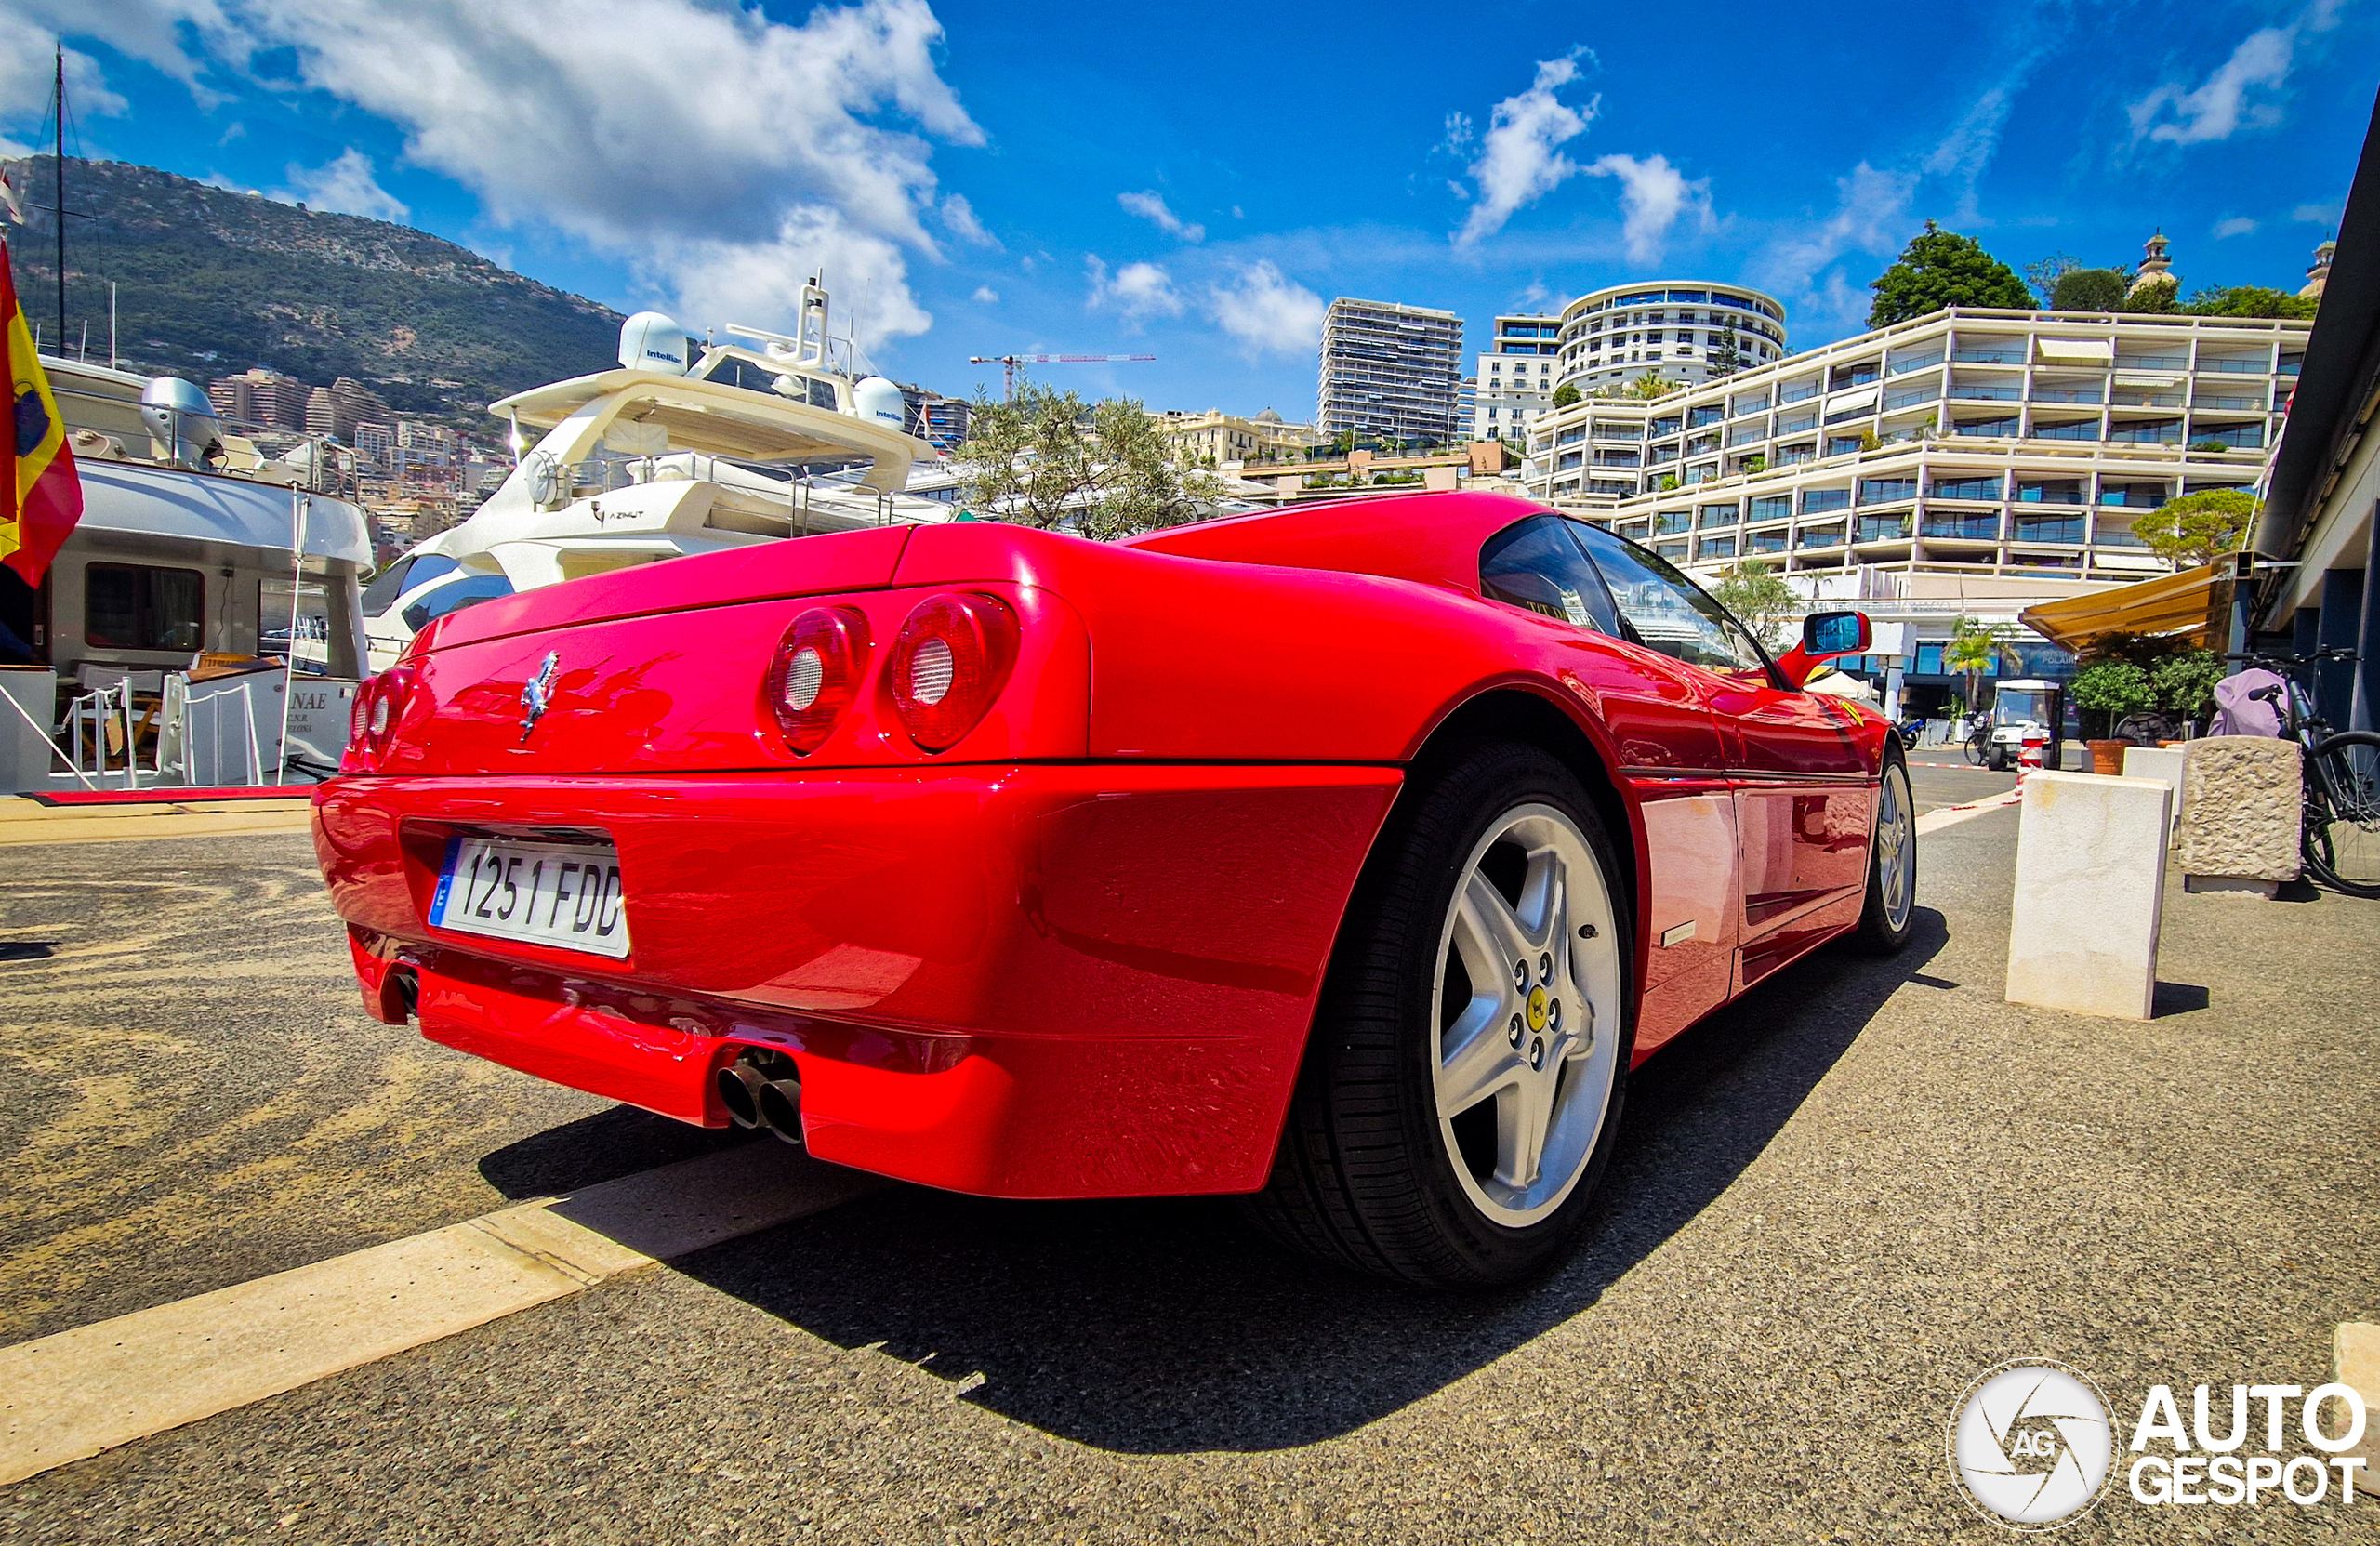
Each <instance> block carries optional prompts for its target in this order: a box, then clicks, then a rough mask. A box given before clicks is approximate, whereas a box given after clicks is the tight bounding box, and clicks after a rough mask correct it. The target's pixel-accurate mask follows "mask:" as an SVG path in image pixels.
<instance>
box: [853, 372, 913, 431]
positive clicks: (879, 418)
mask: <svg viewBox="0 0 2380 1546" xmlns="http://www.w3.org/2000/svg"><path fill="white" fill-rule="evenodd" d="M852 407H853V409H854V410H855V411H856V412H857V413H858V414H859V416H860V417H862V418H870V419H874V420H875V421H876V422H878V423H879V424H889V425H891V426H892V427H893V429H906V428H907V427H908V417H909V405H908V400H907V399H906V398H904V397H903V396H902V395H901V389H900V387H899V386H898V385H896V384H895V383H893V382H891V381H888V380H886V379H885V378H884V377H881V376H871V377H867V378H866V380H864V381H862V382H860V383H859V385H857V386H855V387H853V389H852Z"/></svg>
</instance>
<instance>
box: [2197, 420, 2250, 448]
mask: <svg viewBox="0 0 2380 1546" xmlns="http://www.w3.org/2000/svg"><path fill="white" fill-rule="evenodd" d="M2202 441H2220V442H2222V443H2224V444H2225V445H2227V446H2228V447H2230V448H2231V449H2232V450H2235V451H2247V450H2253V449H2254V448H2255V447H2257V446H2260V445H2262V444H2264V443H2265V429H2264V426H2263V425H2261V424H2233V425H2228V426H2226V427H2224V428H2222V429H2210V428H2208V427H2207V426H2205V425H2201V426H2200V427H2199V428H2198V429H2196V430H2194V431H2192V432H2191V435H2190V443H2192V444H2193V445H2195V444H2197V443H2200V442H2202Z"/></svg>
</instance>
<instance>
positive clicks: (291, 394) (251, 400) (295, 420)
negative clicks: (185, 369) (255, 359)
mask: <svg viewBox="0 0 2380 1546" xmlns="http://www.w3.org/2000/svg"><path fill="white" fill-rule="evenodd" d="M312 390H313V389H312V388H311V387H309V386H308V385H307V384H306V383H305V382H303V381H298V380H295V379H292V378H291V377H286V376H284V375H282V374H281V373H280V372H278V371H271V370H266V369H265V368H263V367H262V366H261V365H259V366H258V367H257V368H256V369H254V370H248V371H243V372H242V373H241V374H239V375H237V376H224V377H217V378H216V379H215V380H213V381H210V382H208V383H207V385H206V400H207V401H208V402H209V403H213V404H215V411H216V412H217V413H218V414H220V415H222V416H224V417H225V418H227V419H231V420H234V421H236V422H238V423H240V424H255V425H262V426H264V427H265V428H267V429H290V430H303V429H305V428H306V399H307V396H308V394H309V393H311V391H312Z"/></svg>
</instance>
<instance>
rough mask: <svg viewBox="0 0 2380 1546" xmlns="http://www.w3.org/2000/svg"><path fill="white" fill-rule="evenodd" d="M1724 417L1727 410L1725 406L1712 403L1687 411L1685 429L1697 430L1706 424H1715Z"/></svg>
mask: <svg viewBox="0 0 2380 1546" xmlns="http://www.w3.org/2000/svg"><path fill="white" fill-rule="evenodd" d="M1726 416H1727V410H1726V407H1725V405H1723V404H1721V403H1710V404H1708V405H1706V406H1704V407H1699V408H1692V409H1688V410H1687V411H1686V428H1687V429H1701V428H1702V427H1703V426H1704V425H1706V424H1716V423H1718V422H1719V421H1720V420H1721V419H1723V418H1725V417H1726Z"/></svg>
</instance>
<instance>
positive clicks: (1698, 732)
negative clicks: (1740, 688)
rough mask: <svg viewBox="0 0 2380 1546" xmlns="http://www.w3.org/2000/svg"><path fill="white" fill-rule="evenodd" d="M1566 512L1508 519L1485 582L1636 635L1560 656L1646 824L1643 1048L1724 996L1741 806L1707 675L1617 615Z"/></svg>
mask: <svg viewBox="0 0 2380 1546" xmlns="http://www.w3.org/2000/svg"><path fill="white" fill-rule="evenodd" d="M1591 530H1592V528H1588V527H1585V526H1582V525H1581V524H1580V523H1579V522H1573V521H1569V520H1566V519H1564V518H1562V517H1560V516H1551V515H1548V516H1540V517H1537V518H1535V519H1533V520H1530V521H1527V522H1522V523H1520V524H1519V525H1517V526H1513V527H1508V528H1507V529H1506V530H1504V531H1503V532H1501V533H1499V534H1498V535H1497V536H1496V537H1494V538H1493V539H1491V540H1490V541H1489V542H1488V545H1487V546H1486V548H1484V549H1483V550H1482V555H1481V563H1480V588H1481V590H1482V592H1483V593H1485V594H1486V595H1487V596H1488V598H1489V599H1490V600H1493V601H1506V602H1509V603H1511V604H1513V605H1514V606H1521V607H1527V608H1528V609H1529V610H1530V611H1532V612H1539V613H1542V614H1545V615H1547V616H1549V617H1554V618H1559V619H1561V620H1562V621H1564V622H1566V623H1569V624H1571V625H1572V626H1574V627H1577V628H1582V629H1585V630H1588V631H1590V632H1593V633H1597V634H1601V635H1603V636H1604V637H1605V638H1607V639H1608V640H1614V641H1620V643H1621V644H1622V645H1625V646H1631V647H1627V648H1622V649H1612V648H1610V647H1608V646H1606V647H1602V648H1597V649H1593V650H1585V649H1582V650H1580V652H1579V655H1578V664H1577V665H1576V666H1575V667H1565V668H1564V674H1565V675H1566V676H1570V675H1573V674H1575V677H1576V679H1577V681H1576V685H1577V686H1578V688H1580V690H1581V691H1582V695H1584V696H1585V697H1586V698H1587V699H1588V701H1589V702H1590V703H1591V704H1592V705H1593V707H1594V710H1595V712H1596V714H1597V716H1598V717H1599V718H1600V719H1601V720H1603V722H1604V724H1605V726H1606V728H1607V729H1608V730H1609V731H1610V733H1611V737H1612V740H1613V742H1614V743H1615V744H1616V745H1617V747H1619V751H1620V768H1619V770H1618V773H1619V776H1620V778H1622V779H1624V780H1625V781H1626V783H1627V785H1628V788H1629V792H1630V794H1631V795H1632V796H1633V799H1634V802H1635V805H1636V808H1637V813H1638V818H1639V820H1641V821H1642V822H1643V824H1644V841H1645V856H1644V857H1645V874H1646V891H1645V893H1644V895H1643V898H1642V899H1641V904H1640V905H1641V911H1642V914H1643V916H1642V917H1640V918H1638V919H1637V925H1638V929H1639V931H1640V932H1641V933H1642V934H1643V936H1644V939H1645V955H1644V962H1645V965H1644V971H1643V973H1642V976H1643V991H1642V992H1641V994H1640V995H1639V997H1638V1000H1637V1017H1636V1048H1637V1050H1638V1052H1639V1053H1643V1052H1648V1051H1650V1050H1653V1049H1654V1048H1656V1047H1658V1046H1659V1045H1660V1044H1661V1043H1662V1042H1664V1041H1666V1040H1668V1039H1669V1038H1670V1037H1673V1036H1675V1035H1676V1034H1677V1033H1678V1032H1679V1031H1682V1030H1684V1029H1685V1028H1686V1026H1688V1025H1690V1024H1693V1023H1694V1022H1695V1021H1697V1020H1699V1019H1700V1018H1702V1016H1704V1015H1705V1014H1708V1013H1709V1012H1710V1011H1712V1010H1713V1009H1715V1008H1716V1007H1718V1006H1719V1005H1720V1004H1722V1003H1724V1002H1726V998H1727V994H1728V992H1729V991H1730V989H1731V987H1732V986H1733V980H1734V979H1733V971H1734V962H1735V955H1736V934H1737V930H1738V927H1739V917H1740V912H1741V909H1740V902H1739V895H1738V890H1737V879H1736V859H1735V855H1736V831H1735V807H1734V803H1733V798H1732V789H1731V786H1730V784H1729V781H1728V777H1727V773H1726V769H1725V767H1724V762H1725V751H1724V747H1723V746H1722V742H1721V737H1720V733H1719V726H1718V721H1717V720H1716V719H1715V718H1714V717H1713V716H1712V710H1711V706H1710V703H1709V701H1708V700H1709V695H1710V688H1711V681H1710V679H1709V677H1708V676H1707V674H1706V673H1702V672H1699V671H1695V670H1692V669H1690V668H1688V667H1686V665H1685V664H1684V663H1683V662H1682V661H1681V660H1679V659H1678V658H1676V657H1675V656H1674V655H1673V654H1667V653H1664V652H1661V651H1659V650H1655V649H1650V648H1646V647H1645V645H1644V641H1643V638H1642V636H1641V635H1640V634H1639V632H1638V631H1637V630H1636V629H1635V628H1633V626H1632V625H1631V624H1630V623H1629V622H1628V621H1627V620H1626V619H1625V618H1624V617H1623V616H1622V615H1621V614H1620V610H1619V608H1618V606H1617V604H1616V603H1615V601H1614V599H1613V597H1612V594H1611V591H1610V588H1609V587H1607V585H1606V584H1605V583H1604V578H1603V574H1602V572H1601V570H1600V569H1599V568H1598V567H1597V566H1596V565H1595V563H1594V562H1593V560H1592V559H1590V558H1589V556H1588V554H1587V550H1586V548H1585V547H1584V546H1583V543H1582V537H1583V536H1584V535H1585V534H1586V533H1587V532H1589V531H1591Z"/></svg>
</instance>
